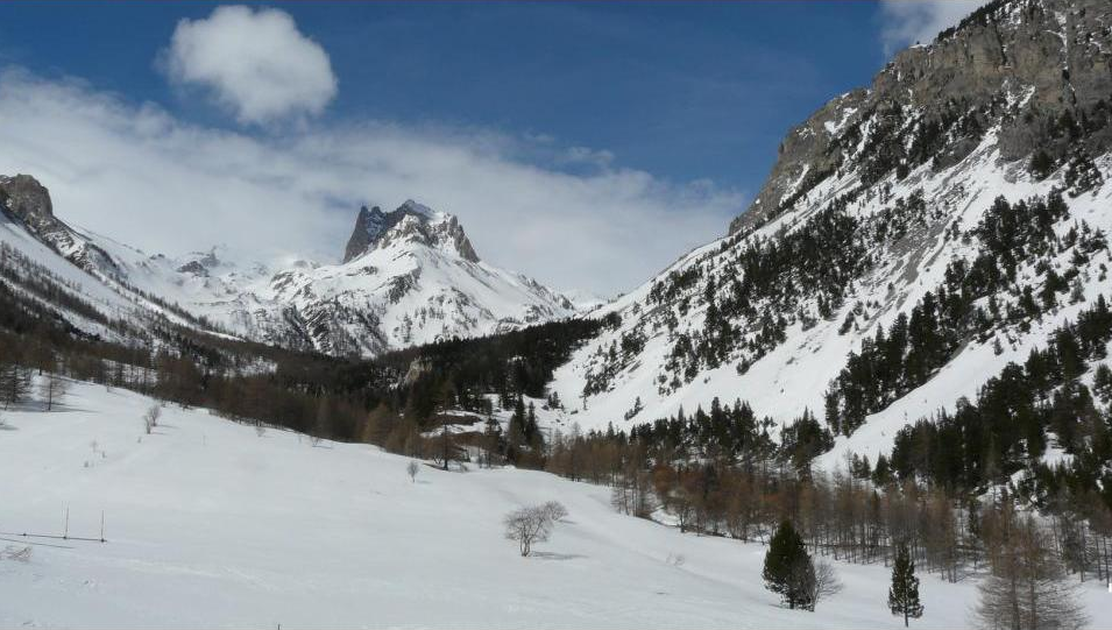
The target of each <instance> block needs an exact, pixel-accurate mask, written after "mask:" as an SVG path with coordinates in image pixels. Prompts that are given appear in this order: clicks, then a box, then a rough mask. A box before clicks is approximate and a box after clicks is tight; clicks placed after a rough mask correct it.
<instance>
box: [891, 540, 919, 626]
mask: <svg viewBox="0 0 1112 630" xmlns="http://www.w3.org/2000/svg"><path fill="white" fill-rule="evenodd" d="M888 608H889V609H891V611H892V614H893V615H903V618H904V627H905V628H906V627H907V620H908V619H909V618H910V619H918V618H919V617H922V616H923V604H922V603H920V602H919V578H917V577H915V561H913V560H912V559H911V553H910V552H909V551H908V550H907V545H905V544H901V545H900V546H899V548H898V549H896V563H895V564H894V565H892V588H890V589H888Z"/></svg>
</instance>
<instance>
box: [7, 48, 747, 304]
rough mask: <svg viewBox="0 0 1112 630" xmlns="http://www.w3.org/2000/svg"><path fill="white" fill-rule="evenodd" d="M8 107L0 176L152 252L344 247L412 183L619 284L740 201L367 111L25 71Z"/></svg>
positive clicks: (476, 222) (588, 280) (577, 272)
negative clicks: (213, 124) (308, 120)
mask: <svg viewBox="0 0 1112 630" xmlns="http://www.w3.org/2000/svg"><path fill="white" fill-rule="evenodd" d="M0 120H4V121H9V123H8V124H5V125H2V126H0V173H16V172H22V173H30V174H32V175H35V176H36V177H38V178H39V179H40V180H41V181H42V182H43V183H44V184H45V185H46V186H47V187H49V188H50V190H51V194H52V196H53V198H54V202H55V203H54V207H55V210H56V212H57V213H58V214H59V216H61V217H62V218H63V219H65V220H68V221H72V222H73V223H76V224H78V225H81V226H84V227H86V228H88V229H92V230H94V231H97V232H101V233H103V234H106V235H109V236H112V237H114V238H117V239H119V240H121V241H123V242H125V243H128V244H132V245H135V246H138V247H141V248H143V249H144V250H146V251H148V252H151V253H154V252H163V253H167V254H171V255H173V254H179V253H183V252H185V251H188V250H192V249H199V248H203V247H207V246H210V245H212V244H214V243H227V244H228V245H229V246H231V247H233V248H236V249H241V250H246V251H247V252H250V253H255V254H256V255H258V256H263V257H266V258H271V257H277V256H281V255H284V254H289V253H299V254H303V255H308V256H313V257H315V258H318V259H322V260H325V261H328V260H337V259H338V258H339V257H340V255H341V253H342V249H343V245H344V243H345V242H346V239H347V237H348V235H349V234H350V230H351V228H352V225H353V223H354V219H355V214H356V210H357V208H358V205H359V204H360V203H372V204H379V205H381V206H383V207H385V208H392V207H396V206H397V205H400V204H401V202H403V201H404V200H405V199H407V198H411V197H412V198H414V199H417V200H418V201H421V202H423V203H425V204H427V205H429V206H432V207H434V208H437V209H442V210H445V211H448V212H452V213H454V214H457V215H458V216H459V217H460V220H461V222H462V223H463V225H464V226H465V228H466V229H467V231H468V234H469V236H470V237H471V240H472V242H473V243H474V244H475V247H476V249H477V250H478V252H479V255H480V256H481V257H483V258H484V259H485V260H487V261H489V262H491V263H493V264H497V265H500V266H503V267H506V268H509V269H514V270H517V271H522V272H525V273H528V274H530V275H533V276H535V277H536V278H537V279H538V280H541V281H542V282H546V283H548V284H551V285H553V286H558V287H567V288H570V287H579V288H584V289H591V290H594V291H599V292H604V293H612V292H614V291H618V290H626V289H629V288H632V287H633V286H635V285H636V284H638V283H640V282H641V281H644V280H647V279H648V278H649V277H650V276H651V275H652V274H653V273H655V272H656V271H658V270H659V269H661V268H663V267H664V266H666V265H667V264H669V263H671V262H672V261H673V260H674V259H675V258H676V257H678V256H679V255H680V254H682V253H683V252H685V251H686V250H688V249H689V248H691V247H693V246H696V245H699V244H702V243H704V242H706V241H708V240H710V239H711V238H713V237H715V236H718V235H721V234H722V233H723V232H724V231H725V228H726V224H727V221H728V220H729V218H731V217H732V216H734V215H735V214H736V213H738V212H739V211H740V210H741V208H742V202H743V199H742V197H741V195H739V194H738V193H736V192H733V191H722V190H719V189H717V188H715V187H714V186H713V185H709V184H707V183H706V182H692V183H690V184H683V185H679V184H675V183H670V182H667V181H662V180H660V179H658V178H655V177H653V176H652V175H650V174H648V173H645V172H642V171H636V170H629V169H621V168H616V167H614V166H612V165H611V166H607V167H604V168H591V169H587V170H588V172H587V173H582V174H580V173H577V174H569V173H567V172H561V171H560V170H559V168H557V163H558V162H559V159H558V156H559V155H560V153H561V151H562V150H561V149H559V147H553V146H548V145H545V146H541V147H538V146H537V144H536V141H534V140H528V139H515V138H511V137H507V136H505V135H501V134H497V133H491V132H486V131H482V130H478V131H476V130H449V129H424V128H422V129H413V128H407V127H400V126H397V125H392V124H388V123H382V122H375V121H370V122H366V123H363V124H358V125H344V126H304V127H302V128H301V129H299V130H296V131H294V132H292V133H290V134H288V135H284V136H282V137H280V138H278V137H266V138H257V137H253V136H251V135H247V134H242V133H236V132H230V131H224V130H214V129H210V128H206V127H201V126H197V125H193V124H188V123H185V122H182V121H180V120H177V119H175V118H174V117H173V116H172V115H170V114H168V113H167V112H165V111H164V110H161V109H159V108H157V107H155V106H151V105H140V106H137V105H134V104H131V103H128V102H126V101H124V100H121V99H120V98H119V97H116V96H110V95H107V94H105V93H101V92H98V91H97V90H95V89H93V88H91V87H90V86H88V85H84V84H81V83H76V82H57V81H48V80H43V79H41V78H38V77H35V76H32V75H29V74H27V73H26V72H22V71H18V70H16V71H8V72H6V73H3V74H0ZM12 121H17V123H18V124H11V122H12ZM570 152H571V154H580V153H582V151H580V150H578V149H571V150H570ZM595 153H599V152H591V151H588V152H587V153H586V155H594V154H595ZM537 155H545V156H548V157H547V158H544V159H542V160H540V161H541V162H542V164H538V163H537V162H538V160H536V159H533V161H532V162H528V161H525V158H523V157H521V156H529V157H530V158H535V157H536V156H537ZM602 155H605V154H602ZM603 161H605V160H603ZM544 164H549V165H552V166H544Z"/></svg>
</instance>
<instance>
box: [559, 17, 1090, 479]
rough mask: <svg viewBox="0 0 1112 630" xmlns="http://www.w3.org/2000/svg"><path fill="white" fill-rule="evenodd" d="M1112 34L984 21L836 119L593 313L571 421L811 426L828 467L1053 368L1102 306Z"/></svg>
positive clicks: (804, 137) (905, 59)
mask: <svg viewBox="0 0 1112 630" xmlns="http://www.w3.org/2000/svg"><path fill="white" fill-rule="evenodd" d="M1110 27H1112V4H1109V3H1107V2H1104V1H1102V0H1076V1H1068V2H1067V1H1065V0H1011V1H1007V2H994V3H991V4H989V5H987V6H986V7H984V8H982V9H980V10H978V11H977V12H975V13H974V14H973V15H971V16H970V17H969V18H967V19H966V20H964V21H963V22H962V24H961V25H960V26H959V27H957V28H955V29H951V30H948V31H947V32H944V33H943V34H942V35H940V36H939V38H938V40H937V41H935V42H934V43H932V44H931V45H928V46H916V47H913V48H911V49H908V50H905V51H903V52H902V53H900V54H898V55H897V56H896V58H895V59H894V60H893V61H892V62H891V63H890V64H888V66H887V67H886V68H885V69H884V70H883V71H882V72H881V73H880V74H878V75H877V77H876V78H875V80H874V82H873V85H872V86H871V87H870V88H869V89H862V90H856V91H854V92H850V93H848V94H846V95H843V96H841V97H838V98H836V99H834V100H833V101H831V102H830V103H829V104H827V105H826V106H824V107H823V108H822V109H820V110H819V111H818V112H816V113H815V114H814V115H813V116H812V117H811V118H810V119H809V120H807V121H806V122H805V123H803V124H802V125H800V126H799V127H797V128H796V129H794V130H793V131H792V132H791V133H790V134H789V135H788V137H787V138H786V139H785V140H784V142H783V144H782V145H781V151H780V156H779V160H778V162H777V163H776V165H775V167H774V168H773V170H772V173H771V175H770V177H769V179H768V181H767V183H766V184H765V186H764V188H763V189H762V191H761V192H760V194H759V195H758V196H757V198H756V200H755V201H754V203H753V205H752V207H751V208H750V209H749V210H748V211H747V212H746V213H745V214H743V215H741V216H740V217H739V218H738V219H737V220H735V221H734V222H733V224H732V225H731V229H730V233H729V235H728V236H726V237H724V238H722V239H720V240H718V241H715V242H713V243H710V244H708V245H706V246H704V247H702V248H699V249H697V250H695V251H693V252H691V253H689V254H687V255H686V256H684V257H683V258H682V259H680V260H679V261H677V262H676V263H675V264H674V265H672V266H671V267H670V268H668V269H667V270H665V271H664V272H663V273H661V274H660V275H659V276H657V277H655V278H653V279H652V280H650V281H649V282H647V283H645V284H644V285H643V286H641V287H640V288H638V289H636V290H634V291H632V292H631V293H629V294H628V295H626V296H624V297H623V298H621V299H619V300H617V301H616V302H614V303H612V304H610V305H608V306H605V307H603V308H601V309H599V310H596V311H595V312H594V315H593V316H595V317H604V316H606V315H611V318H610V321H611V322H612V323H613V325H612V326H611V328H610V329H608V330H607V331H606V332H604V333H603V334H601V335H600V336H599V337H597V338H596V339H594V340H592V341H591V342H589V343H587V344H586V345H585V346H584V347H582V348H580V349H579V350H578V351H577V352H576V354H575V356H574V357H573V358H572V360H571V361H570V362H569V363H568V364H567V365H565V366H564V367H563V368H561V369H560V370H559V371H558V372H557V374H556V379H555V382H554V384H553V386H552V389H553V390H554V391H555V392H556V393H557V394H558V395H559V397H560V399H561V400H563V401H565V403H566V404H567V405H568V406H569V407H574V409H575V411H574V414H571V415H570V416H569V417H570V418H574V419H575V420H576V421H577V422H579V423H580V425H582V426H583V427H584V428H592V427H594V428H604V427H605V426H606V425H607V424H608V423H611V422H613V423H614V424H615V425H617V426H623V425H624V426H630V425H632V424H638V423H643V422H652V421H653V420H655V419H657V418H662V417H667V416H671V415H674V414H676V413H677V412H678V411H679V410H680V409H681V408H682V409H684V410H686V411H687V413H691V412H692V411H694V410H695V409H696V407H698V406H702V407H703V408H704V409H709V408H710V405H711V403H712V400H713V399H714V398H716V397H717V398H719V399H721V401H722V403H724V404H732V403H733V402H734V401H735V400H736V399H740V400H742V401H747V402H748V403H749V404H750V405H751V406H752V407H753V409H754V411H755V412H756V413H757V414H758V415H761V416H764V415H767V416H770V417H772V418H773V419H774V420H775V421H777V423H778V424H781V425H782V424H784V423H787V422H790V421H791V420H792V419H794V418H798V417H800V416H801V415H802V414H803V413H804V411H805V410H809V411H810V412H812V413H813V414H814V415H816V416H818V417H819V418H820V419H821V418H824V417H825V418H826V419H827V420H828V421H829V422H830V423H831V429H832V430H833V431H834V433H835V434H836V435H837V434H839V433H840V434H842V435H841V437H839V438H838V445H837V448H835V450H834V451H832V452H831V453H830V454H829V455H828V459H829V462H828V463H830V464H833V463H836V462H841V461H842V457H843V455H844V453H845V452H846V451H850V450H852V451H854V452H857V453H869V454H870V456H873V457H875V454H876V453H877V452H887V451H888V450H889V449H890V448H891V445H892V438H893V436H894V434H895V432H896V431H897V430H898V429H899V428H901V427H902V426H903V425H904V424H905V423H907V422H909V421H914V420H915V419H917V418H919V417H922V416H926V415H930V414H931V413H933V412H935V411H936V410H937V409H940V408H950V409H952V408H953V405H954V404H955V403H956V402H957V401H958V399H959V398H960V397H962V396H968V397H970V398H972V397H973V396H974V395H975V394H976V393H977V391H978V389H979V388H980V387H981V386H982V385H983V384H984V383H985V382H986V381H987V380H988V379H990V378H991V377H993V376H996V375H997V374H998V373H999V372H1000V370H1001V369H1002V368H1003V367H1004V366H1005V365H1006V364H1007V363H1008V362H1010V361H1018V362H1022V361H1023V360H1024V359H1026V358H1027V355H1028V353H1029V352H1030V350H1031V349H1032V348H1036V347H1039V348H1041V347H1044V346H1045V345H1046V344H1047V343H1048V341H1049V338H1050V333H1051V332H1052V331H1054V330H1055V329H1056V328H1057V327H1058V326H1059V325H1061V324H1063V323H1065V322H1067V321H1073V320H1074V319H1075V318H1076V317H1077V316H1078V314H1079V313H1080V312H1081V311H1082V310H1084V309H1088V308H1092V307H1093V306H1094V305H1095V304H1096V303H1097V300H1098V297H1099V296H1101V295H1103V296H1105V297H1106V298H1107V297H1108V296H1112V280H1110V279H1109V277H1108V273H1107V267H1108V265H1109V264H1110V262H1112V259H1110V253H1109V249H1108V244H1107V240H1106V235H1107V234H1108V233H1109V231H1110V230H1112V211H1110V208H1112V183H1110V182H1109V178H1110V175H1112V157H1110V156H1109V153H1108V151H1109V149H1110V148H1112V125H1110V124H1109V119H1110V117H1112V104H1110V102H1109V98H1110V97H1112V78H1110V76H1109V74H1108V67H1109V65H1110V64H1112V36H1110V31H1109V29H1110ZM998 198H1002V199H1003V200H1004V202H999V203H998V202H997V199H998ZM615 316H616V317H615ZM894 325H895V326H894ZM878 334H880V337H879V338H878ZM893 334H895V336H896V338H897V340H898V341H895V342H891V343H889V340H890V339H891V338H892V337H893ZM878 347H883V348H891V356H888V357H886V358H885V360H884V361H880V360H879V359H876V356H875V355H876V354H877V352H876V349H877V348H878ZM862 355H865V356H866V357H867V358H868V360H861V361H857V362H853V361H851V359H852V358H853V357H855V356H857V357H860V356H862ZM885 365H887V366H888V367H889V368H890V371H891V374H889V375H882V374H880V373H875V374H874V373H873V371H872V370H876V369H880V368H882V367H884V366H885ZM828 392H830V393H829V394H828ZM623 419H624V420H623Z"/></svg>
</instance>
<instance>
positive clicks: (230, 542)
mask: <svg viewBox="0 0 1112 630" xmlns="http://www.w3.org/2000/svg"><path fill="white" fill-rule="evenodd" d="M151 404H152V401H151V400H150V399H147V398H144V397H142V396H139V395H136V394H132V393H129V392H126V391H124V390H119V389H117V390H114V391H111V392H108V391H105V389H104V388H103V387H96V386H90V385H80V384H79V385H76V386H74V387H73V389H72V394H71V396H70V398H69V399H68V400H67V404H66V406H65V407H64V408H63V409H62V410H60V411H56V412H51V413H43V412H40V411H32V410H19V411H9V412H5V414H4V419H5V421H6V423H7V427H6V428H4V429H2V430H0V494H2V495H3V496H4V497H5V499H6V500H5V502H4V509H3V513H2V514H0V531H3V532H15V533H20V532H24V531H27V532H32V533H48V534H55V533H61V531H62V529H63V527H64V515H65V514H66V511H67V510H68V514H69V534H70V535H71V536H89V535H91V536H93V537H99V534H100V523H101V513H102V512H103V514H104V522H105V537H106V538H107V540H108V542H107V543H105V544H101V543H98V542H86V541H78V540H51V539H24V538H21V537H19V536H13V535H11V534H0V550H4V549H5V548H6V547H8V546H11V547H12V548H22V547H24V546H25V545H28V544H30V543H32V542H33V543H36V544H34V545H33V546H32V555H31V558H30V560H29V561H28V562H26V563H24V562H18V561H15V560H8V559H3V560H0V593H3V597H2V599H0V602H2V604H0V626H3V627H24V626H34V627H74V626H79V627H89V628H106V627H113V628H134V627H181V628H185V627H216V626H220V627H244V626H252V627H254V626H259V627H276V626H277V625H278V624H281V625H282V627H303V626H311V627H319V626H329V627H344V628H347V627H375V628H378V627H414V628H415V627H444V626H450V627H458V628H478V627H483V628H514V627H531V628H533V627H562V628H600V627H616V628H629V627H699V628H781V627H783V628H787V627H792V628H810V627H814V628H819V627H823V628H850V627H870V628H897V627H902V621H901V620H899V619H897V618H896V617H893V616H892V615H891V614H890V613H889V612H888V610H887V608H886V606H885V603H884V593H885V590H886V589H887V587H888V582H889V571H888V570H887V569H886V568H884V567H882V566H880V565H871V566H858V565H848V564H841V563H838V564H836V567H837V570H838V572H839V575H840V577H841V579H842V581H843V582H844V584H845V589H844V590H843V592H842V593H840V594H838V595H836V596H834V597H833V598H832V599H830V600H829V601H826V602H824V603H822V604H820V607H819V610H818V612H817V613H809V612H803V611H791V610H787V609H785V608H782V607H780V606H779V605H778V603H777V600H776V597H775V596H774V595H773V594H772V593H770V592H768V591H766V590H764V588H763V586H762V582H761V580H760V578H759V575H760V570H761V562H762V559H763V554H764V547H762V546H761V545H758V544H744V543H740V542H737V541H732V540H728V539H724V538H714V537H698V536H694V535H683V534H680V533H679V532H678V530H676V529H673V528H670V527H665V526H663V525H659V524H655V523H652V522H649V521H645V520H640V519H636V518H633V517H629V516H624V515H620V514H617V513H615V512H614V511H613V509H612V508H610V506H609V502H608V489H607V488H605V487H598V486H592V485H588V484H582V483H574V482H570V481H566V480H563V479H560V478H557V477H554V476H551V475H548V474H545V473H540V472H529V471H520V470H513V469H502V470H497V469H496V470H472V471H470V472H466V473H460V472H451V473H445V472H441V471H439V470H435V469H432V468H428V467H423V468H422V469H421V471H420V473H419V474H418V475H417V480H416V483H411V482H410V480H409V478H408V477H407V475H406V472H405V467H406V464H407V462H408V461H409V460H407V459H405V458H402V457H397V456H394V455H388V454H385V453H383V452H381V451H378V450H377V449H375V448H373V447H369V446H366V445H358V444H338V443H336V444H333V443H329V442H322V443H321V444H320V445H319V446H317V447H314V446H312V445H311V444H310V441H309V440H308V439H303V438H301V437H299V436H298V435H296V434H293V433H287V432H283V431H278V430H274V429H271V430H268V431H267V432H266V433H265V434H264V435H262V436H258V435H256V432H255V429H254V428H253V427H250V426H244V425H239V424H235V423H231V422H228V421H226V420H222V419H219V418H216V417H214V416H211V415H209V414H208V413H207V412H206V411H204V410H199V409H198V410H189V411H185V410H182V409H179V408H176V407H166V408H165V409H164V412H163V418H162V420H161V423H160V426H159V427H157V428H156V429H155V431H154V433H152V434H151V435H146V434H144V431H143V428H142V421H141V416H142V414H143V413H144V411H145V410H146V409H147V408H148V407H149V406H150V405H151ZM549 500H558V501H561V502H562V503H564V504H565V505H566V507H567V508H568V511H569V516H568V517H567V518H566V519H564V520H563V521H562V522H560V523H559V525H558V526H557V527H556V530H555V532H554V535H553V537H552V539H551V541H550V542H548V543H545V544H542V545H540V546H539V547H538V548H537V551H538V552H539V553H538V554H537V555H536V556H534V557H530V558H522V557H520V556H519V555H518V553H517V548H516V546H515V544H514V543H512V542H510V541H507V540H504V539H503V537H502V525H501V517H502V515H503V514H505V513H506V512H508V511H510V510H512V509H515V508H516V507H518V506H520V505H523V504H530V503H536V502H542V501H549ZM681 556H682V558H683V561H682V562H677V561H676V560H675V559H676V558H677V557H681ZM922 580H923V582H922V586H921V587H920V592H921V594H922V598H923V602H924V604H925V605H926V616H925V617H924V618H923V619H922V620H920V621H919V622H917V625H918V626H919V627H924V628H927V627H963V626H965V625H967V622H968V613H969V608H970V606H971V605H972V604H973V602H974V600H975V597H976V589H975V585H976V580H975V579H973V578H971V579H969V580H966V581H964V582H962V583H959V584H949V583H946V582H943V581H941V580H939V579H938V578H937V577H936V576H934V575H924V576H923V578H922ZM1091 584H1092V583H1091V582H1090V586H1088V587H1087V589H1086V591H1085V596H1086V598H1087V600H1088V601H1089V604H1090V610H1091V611H1092V613H1093V614H1092V617H1093V618H1094V619H1096V620H1099V619H1101V617H1100V616H1099V615H1097V614H1096V612H1097V611H1098V610H1099V606H1100V604H1101V603H1102V602H1103V601H1104V599H1105V598H1106V597H1107V595H1106V594H1105V593H1104V592H1103V591H1102V590H1100V589H1098V588H1097V587H1095V586H1091Z"/></svg>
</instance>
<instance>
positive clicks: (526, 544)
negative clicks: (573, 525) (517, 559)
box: [502, 501, 568, 557]
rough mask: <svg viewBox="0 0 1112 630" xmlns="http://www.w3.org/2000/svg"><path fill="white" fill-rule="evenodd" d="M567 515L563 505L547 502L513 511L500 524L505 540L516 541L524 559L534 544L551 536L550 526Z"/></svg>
mask: <svg viewBox="0 0 1112 630" xmlns="http://www.w3.org/2000/svg"><path fill="white" fill-rule="evenodd" d="M567 515H568V511H567V509H566V508H565V507H564V506H563V505H561V504H560V503H558V502H556V501H549V502H548V503H545V504H544V505H533V506H528V507H523V508H521V509H518V510H514V511H513V512H510V513H509V514H507V515H506V516H505V518H503V519H502V522H503V523H504V524H505V526H506V538H507V539H509V540H514V541H517V543H518V545H519V546H520V549H521V555H522V556H523V557H524V556H528V555H529V554H530V553H531V552H532V550H533V545H534V544H536V543H539V542H544V541H546V540H548V537H549V536H550V535H551V534H552V526H553V525H554V524H555V523H556V521H557V520H559V519H561V518H564V517H565V516H567Z"/></svg>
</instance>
